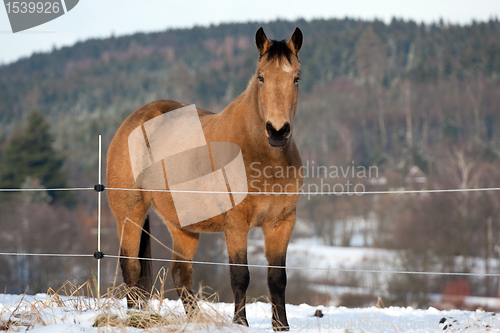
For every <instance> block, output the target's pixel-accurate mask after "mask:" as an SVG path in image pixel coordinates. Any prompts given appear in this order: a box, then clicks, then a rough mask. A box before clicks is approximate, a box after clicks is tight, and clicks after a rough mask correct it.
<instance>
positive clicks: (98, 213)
mask: <svg viewBox="0 0 500 333" xmlns="http://www.w3.org/2000/svg"><path fill="white" fill-rule="evenodd" d="M98 168H99V180H98V182H97V184H102V182H101V180H102V177H101V134H99V167H98ZM101 194H102V191H99V192H97V252H99V253H100V252H101ZM97 297H98V299H100V298H101V260H100V259H99V260H97Z"/></svg>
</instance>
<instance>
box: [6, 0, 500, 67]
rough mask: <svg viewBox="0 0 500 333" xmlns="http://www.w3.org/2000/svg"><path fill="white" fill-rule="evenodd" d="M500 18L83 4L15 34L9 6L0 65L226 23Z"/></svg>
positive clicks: (492, 10)
mask: <svg viewBox="0 0 500 333" xmlns="http://www.w3.org/2000/svg"><path fill="white" fill-rule="evenodd" d="M18 1H23V0H18ZM25 1H29V0H25ZM499 13H500V0H475V1H466V0H419V1H402V0H349V1H332V0H324V1H322V0H307V1H295V0H287V1H282V0H279V1H271V0H266V1H261V0H254V1H234V0H233V1H226V0H208V1H207V0H204V1H171V0H141V1H139V0H80V2H79V3H78V4H77V5H76V7H75V8H74V9H73V10H71V11H70V12H68V13H66V14H65V15H63V16H61V17H59V18H57V19H55V20H53V21H51V22H47V23H45V24H43V25H40V26H38V27H34V28H31V29H29V30H26V31H24V32H19V33H16V34H13V33H12V30H11V27H10V24H9V21H8V17H7V12H6V9H5V7H4V8H0V63H3V64H5V63H10V62H12V61H15V60H17V59H19V58H20V57H26V56H29V55H31V54H32V53H33V52H40V51H49V50H51V49H52V48H53V47H54V46H55V47H58V48H59V47H61V46H64V45H72V44H74V43H75V42H77V41H81V40H86V39H88V38H92V37H98V38H103V37H108V36H110V35H111V34H114V35H115V36H120V35H125V34H131V33H135V32H150V31H161V30H165V29H168V28H181V27H193V26H195V25H201V26H207V25H210V24H219V23H224V22H246V21H250V20H252V21H270V20H274V19H277V18H281V19H297V18H304V19H307V20H310V19H314V18H344V17H346V16H348V17H350V18H362V19H374V18H378V19H381V20H383V21H385V22H389V21H390V19H391V18H392V17H394V16H395V17H398V18H404V19H413V20H415V21H417V22H425V23H430V22H435V21H438V20H439V19H440V18H443V19H444V20H445V22H451V23H459V24H470V23H471V22H472V20H473V19H475V20H477V21H486V20H489V19H490V18H496V17H498V16H500V15H499Z"/></svg>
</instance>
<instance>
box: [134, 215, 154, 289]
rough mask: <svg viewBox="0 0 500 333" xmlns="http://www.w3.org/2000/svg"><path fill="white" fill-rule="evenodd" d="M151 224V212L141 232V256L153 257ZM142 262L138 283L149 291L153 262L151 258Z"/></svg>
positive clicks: (151, 283)
mask: <svg viewBox="0 0 500 333" xmlns="http://www.w3.org/2000/svg"><path fill="white" fill-rule="evenodd" d="M150 232H151V231H150V226H149V214H148V215H146V219H145V220H144V226H143V230H142V234H141V244H140V246H139V258H146V259H150V258H151V236H150ZM140 263H141V277H140V278H139V282H138V283H137V284H138V285H139V286H140V287H141V288H143V289H144V290H145V291H147V292H151V287H152V285H153V263H152V261H151V260H142V259H141V260H140Z"/></svg>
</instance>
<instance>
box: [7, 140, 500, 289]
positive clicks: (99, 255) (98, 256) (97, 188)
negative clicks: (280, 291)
mask: <svg viewBox="0 0 500 333" xmlns="http://www.w3.org/2000/svg"><path fill="white" fill-rule="evenodd" d="M101 146H102V141H101V135H99V166H98V183H97V184H96V185H95V186H94V187H67V188H13V189H11V188H2V189H0V192H31V191H96V192H97V194H98V198H97V201H98V213H97V215H98V216H97V224H98V226H97V228H98V231H97V251H96V252H95V253H94V254H76V253H70V254H68V253H22V252H21V253H18V252H0V256H32V257H35V256H39V257H89V258H90V257H93V258H94V259H97V294H98V295H100V284H101V282H100V281H101V280H100V278H101V272H100V267H101V266H100V263H101V260H102V259H104V258H113V259H138V260H149V261H158V262H180V263H190V264H200V265H217V266H245V267H257V268H284V267H282V266H272V265H259V264H234V263H224V262H211V261H194V260H181V259H160V258H139V257H128V256H119V255H108V254H104V253H102V252H101V200H102V192H103V191H104V190H106V191H141V192H170V193H201V194H226V193H228V192H227V191H192V190H166V189H142V188H135V189H132V188H115V187H105V186H104V185H102V184H101V182H102V167H101V163H102V158H101V156H102V149H101ZM485 191H500V187H485V188H457V189H435V190H393V191H363V192H335V191H330V192H323V191H321V192H317V191H316V192H311V191H309V192H308V191H298V192H272V191H271V192H266V191H264V192H237V191H231V193H232V194H250V195H310V196H316V195H319V196H325V195H327V196H331V195H336V196H339V195H375V194H423V193H454V192H485ZM155 240H156V241H157V242H159V241H158V240H157V239H155ZM160 244H161V245H163V246H164V247H166V246H165V245H164V244H162V243H161V242H160ZM285 268H286V269H290V270H316V271H338V272H357V273H377V274H381V273H385V274H413V275H443V276H445V275H448V276H477V277H486V276H491V277H500V273H486V272H485V273H471V272H439V271H405V270H382V269H349V268H340V267H331V266H329V267H299V266H286V267H285Z"/></svg>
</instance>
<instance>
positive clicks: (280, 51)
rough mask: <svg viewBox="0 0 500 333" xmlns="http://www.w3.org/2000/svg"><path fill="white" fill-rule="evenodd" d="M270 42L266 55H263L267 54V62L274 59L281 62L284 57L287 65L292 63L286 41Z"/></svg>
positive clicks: (290, 52) (290, 51)
mask: <svg viewBox="0 0 500 333" xmlns="http://www.w3.org/2000/svg"><path fill="white" fill-rule="evenodd" d="M271 42H272V44H271V46H270V47H269V49H267V51H266V53H264V54H267V61H271V60H274V59H277V60H278V61H281V59H282V58H283V57H285V58H286V59H287V60H288V62H289V63H292V60H291V56H292V54H293V52H292V50H290V48H289V47H288V45H286V40H284V39H283V40H272V41H271ZM264 54H263V55H264Z"/></svg>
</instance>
